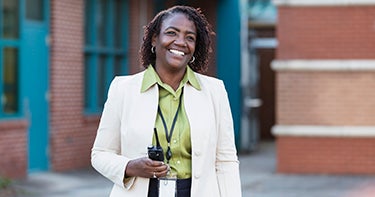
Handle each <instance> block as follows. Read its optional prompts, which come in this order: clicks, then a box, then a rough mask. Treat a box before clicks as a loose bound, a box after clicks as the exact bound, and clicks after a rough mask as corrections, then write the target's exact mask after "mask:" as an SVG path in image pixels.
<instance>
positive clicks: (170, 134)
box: [158, 88, 184, 163]
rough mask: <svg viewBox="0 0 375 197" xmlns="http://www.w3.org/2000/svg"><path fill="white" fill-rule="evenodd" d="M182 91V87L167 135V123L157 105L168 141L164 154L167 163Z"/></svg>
mask: <svg viewBox="0 0 375 197" xmlns="http://www.w3.org/2000/svg"><path fill="white" fill-rule="evenodd" d="M183 93H184V88H182V90H181V95H180V101H179V103H178V107H177V111H176V113H175V115H174V118H173V122H172V126H171V130H170V132H169V135H168V128H167V123H166V122H165V119H164V116H163V113H162V112H161V109H160V105H158V113H159V115H160V118H161V121H162V122H163V126H164V130H165V137H166V138H167V142H168V149H167V152H166V155H165V157H166V158H167V162H168V163H169V160H170V159H171V157H172V151H171V138H172V134H173V130H174V126H175V124H176V121H177V116H178V111H180V108H181V100H182V94H183Z"/></svg>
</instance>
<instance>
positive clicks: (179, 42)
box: [174, 36, 187, 46]
mask: <svg viewBox="0 0 375 197" xmlns="http://www.w3.org/2000/svg"><path fill="white" fill-rule="evenodd" d="M174 43H175V44H176V45H180V46H187V44H186V40H185V38H184V37H182V36H178V37H177V38H176V40H174Z"/></svg>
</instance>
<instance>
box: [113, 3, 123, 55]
mask: <svg viewBox="0 0 375 197" xmlns="http://www.w3.org/2000/svg"><path fill="white" fill-rule="evenodd" d="M123 3H124V2H123V1H121V0H116V1H115V13H114V16H115V17H114V24H115V31H114V38H115V40H114V41H115V47H116V48H122V47H123V46H122V34H123V32H122V28H123V26H122V24H123V22H124V21H122V18H121V16H122V15H123V14H122V11H123V9H122V8H123Z"/></svg>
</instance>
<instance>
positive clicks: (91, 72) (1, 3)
mask: <svg viewBox="0 0 375 197" xmlns="http://www.w3.org/2000/svg"><path fill="white" fill-rule="evenodd" d="M240 3H241V2H240V1H231V0H217V1H203V2H202V1H195V0H192V1H187V0H185V1H184V0H183V1H172V0H152V1H151V0H141V1H139V0H35V1H31V0H0V29H1V32H0V93H1V95H2V96H1V105H0V106H1V107H0V155H1V159H0V176H5V177H10V178H23V177H25V176H27V174H28V173H31V172H35V171H46V170H52V171H66V170H73V169H79V168H87V167H89V166H90V152H91V150H90V149H91V147H92V144H93V141H94V138H95V135H96V129H97V126H98V123H99V119H100V113H101V110H102V107H103V104H104V102H105V99H106V92H107V90H108V86H109V83H110V81H111V80H112V79H113V77H114V76H115V75H125V74H132V73H136V72H139V71H141V70H142V69H143V68H141V66H140V63H139V59H138V51H139V47H140V45H141V43H142V35H143V26H144V25H146V24H147V23H148V22H149V21H150V20H151V19H152V17H153V16H154V14H155V13H157V12H158V11H159V10H161V9H164V8H167V7H169V6H171V5H175V4H187V5H191V6H194V7H200V8H202V10H203V11H204V13H205V14H206V16H207V18H208V20H209V21H210V23H211V24H213V27H214V29H215V31H216V33H217V35H216V39H215V43H214V45H215V48H214V58H213V59H212V61H211V63H210V70H209V71H208V74H209V75H213V76H218V77H220V78H222V79H223V80H224V81H225V83H226V85H227V87H228V93H229V96H230V100H231V105H232V108H233V114H234V117H235V118H234V119H235V125H236V127H237V128H238V127H239V119H240V117H239V115H240V111H241V103H240V102H238V101H237V100H240V88H239V79H240V77H239V70H238V69H237V68H239V64H240V61H241V60H240V55H239V54H240V53H239V51H240V49H239V46H240V39H239V36H240V35H239V33H238V32H239V31H240V30H239V29H240V21H239V17H240V16H239V7H240V6H239V4H240ZM228 14H229V15H230V16H231V17H230V18H228V17H227V16H228ZM228 20H230V21H231V22H230V23H229V22H228ZM233 32H234V33H233ZM229 37H230V38H231V39H230V42H228V41H227V38H229ZM227 48H231V49H232V51H231V52H228V51H227V50H226V49H227ZM233 68H236V69H233ZM228 69H231V72H230V73H228V72H227V71H228ZM232 69H233V70H232ZM238 138H239V132H238V129H237V130H236V140H238Z"/></svg>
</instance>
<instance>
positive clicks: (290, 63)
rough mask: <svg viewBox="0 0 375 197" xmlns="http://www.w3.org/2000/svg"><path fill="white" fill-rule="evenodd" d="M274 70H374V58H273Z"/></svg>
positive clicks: (272, 65)
mask: <svg viewBox="0 0 375 197" xmlns="http://www.w3.org/2000/svg"><path fill="white" fill-rule="evenodd" d="M271 67H272V69H273V70H275V71H289V70H290V71H375V60H372V59H371V60H370V59H369V60H274V61H272V63H271Z"/></svg>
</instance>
